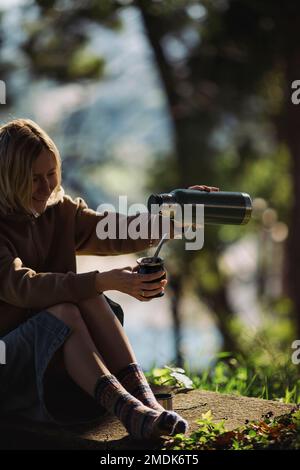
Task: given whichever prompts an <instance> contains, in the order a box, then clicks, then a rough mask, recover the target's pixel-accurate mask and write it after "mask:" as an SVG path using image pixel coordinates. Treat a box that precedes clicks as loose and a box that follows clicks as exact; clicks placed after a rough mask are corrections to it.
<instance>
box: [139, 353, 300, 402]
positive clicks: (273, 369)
mask: <svg viewBox="0 0 300 470" xmlns="http://www.w3.org/2000/svg"><path fill="white" fill-rule="evenodd" d="M174 371H175V375H174ZM146 375H147V377H148V380H149V381H150V383H152V384H155V385H169V386H172V387H174V388H180V387H185V386H186V384H185V383H184V379H182V377H179V380H178V373H177V375H176V368H172V367H170V368H166V367H165V368H155V367H154V368H152V369H151V370H150V371H149V372H148V373H147V374H146ZM179 375H182V376H186V377H187V378H189V379H190V380H191V383H192V388H198V389H202V390H211V391H215V392H219V393H230V394H237V395H243V396H248V397H257V398H264V399H266V400H277V401H281V402H282V403H296V404H298V403H300V375H299V371H298V369H297V367H296V366H295V365H293V364H292V363H291V361H290V358H288V357H284V356H281V357H280V358H279V357H277V360H276V362H274V361H271V362H269V363H265V362H264V361H256V360H255V359H253V358H248V359H247V360H245V359H244V358H243V357H242V356H241V355H235V356H234V355H233V354H231V353H227V352H223V353H220V354H218V355H217V357H216V358H215V360H214V361H213V363H212V365H211V366H210V367H208V368H207V369H206V370H204V371H202V372H201V373H200V374H199V373H198V374H196V373H193V372H191V371H189V368H188V367H185V369H184V371H183V373H182V374H180V373H179ZM180 379H182V380H183V382H180ZM187 388H188V387H187Z"/></svg>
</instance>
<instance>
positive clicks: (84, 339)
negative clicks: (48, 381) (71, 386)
mask: <svg viewBox="0 0 300 470" xmlns="http://www.w3.org/2000/svg"><path fill="white" fill-rule="evenodd" d="M47 311H48V312H50V313H51V314H52V315H54V316H55V317H57V318H59V319H60V320H62V321H63V322H64V323H65V324H66V325H68V326H69V327H70V328H71V329H72V333H71V335H70V336H69V337H68V338H67V340H66V341H65V343H64V345H63V348H62V349H61V350H59V351H58V352H57V354H56V356H55V357H54V358H53V361H52V363H50V365H49V367H48V369H50V370H49V371H47V372H48V373H50V374H51V373H53V370H52V371H51V368H52V369H56V370H57V369H58V367H59V358H60V357H61V356H62V358H63V363H64V367H65V369H66V371H67V373H68V374H69V375H70V376H71V378H72V379H73V380H74V382H76V383H77V384H78V385H79V386H80V387H81V388H82V389H83V390H85V391H86V392H87V393H88V394H89V395H91V396H93V394H94V388H95V383H96V381H97V379H98V378H99V377H101V376H102V375H106V374H109V373H110V372H109V370H108V369H107V367H106V365H105V363H104V360H103V358H102V357H101V355H100V353H99V351H98V349H97V347H96V345H95V343H94V341H93V340H92V338H91V336H90V334H89V331H88V329H87V327H86V324H85V322H84V321H83V319H82V317H81V314H80V311H79V310H78V307H76V305H74V304H71V303H63V304H58V305H55V306H53V307H49V308H47Z"/></svg>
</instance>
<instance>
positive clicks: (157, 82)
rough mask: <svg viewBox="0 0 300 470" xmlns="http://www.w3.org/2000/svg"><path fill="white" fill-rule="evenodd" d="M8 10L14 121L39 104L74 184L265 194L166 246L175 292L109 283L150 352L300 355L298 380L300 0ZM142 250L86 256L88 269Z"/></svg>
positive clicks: (200, 356) (89, 1) (104, 196)
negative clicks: (151, 294) (244, 220)
mask: <svg viewBox="0 0 300 470" xmlns="http://www.w3.org/2000/svg"><path fill="white" fill-rule="evenodd" d="M0 10H1V14H0V45H1V57H0V79H1V80H3V81H4V82H5V84H6V103H5V104H1V105H0V120H1V123H4V122H6V121H8V120H10V119H12V118H17V117H26V118H31V119H33V120H35V121H37V122H38V123H39V124H40V125H41V126H42V127H44V128H45V130H46V131H47V132H48V133H49V134H50V136H51V137H52V138H53V139H54V141H55V142H56V143H57V145H58V147H59V149H60V152H61V156H62V161H63V186H64V188H65V191H66V192H67V193H68V194H70V195H71V196H74V197H76V196H82V197H83V198H84V199H85V200H86V201H87V202H88V204H89V205H90V207H92V208H94V209H96V208H97V206H98V205H99V204H101V203H103V202H108V203H113V204H117V203H118V196H119V195H124V194H126V195H127V196H128V199H129V203H134V202H140V203H146V201H147V198H148V196H149V194H151V193H152V192H160V191H169V190H171V189H175V188H180V187H188V186H189V185H192V184H207V185H213V186H218V187H220V188H221V189H222V190H225V191H243V192H247V193H249V194H250V195H251V197H252V199H253V207H254V210H253V217H252V220H251V221H250V222H249V223H248V224H247V225H245V226H210V227H208V226H207V227H206V229H205V244H204V248H203V249H202V250H200V251H197V252H195V251H186V250H185V249H184V241H183V240H181V241H180V240H176V241H170V242H169V243H168V244H166V245H165V246H164V248H163V252H162V256H163V257H164V258H165V260H166V267H167V270H168V276H169V285H168V289H167V293H166V295H165V296H164V298H162V299H156V300H153V301H151V302H149V303H141V302H139V301H137V300H136V299H134V298H131V297H129V296H127V295H124V294H121V293H118V292H109V293H108V295H110V297H111V298H113V299H115V300H116V301H118V302H119V303H121V305H122V307H123V309H124V312H125V328H126V331H127V334H128V336H129V338H130V340H131V342H132V344H133V346H134V349H135V350H136V353H137V356H138V359H139V360H140V362H141V364H142V366H143V367H144V368H150V367H151V366H153V365H157V366H163V365H164V364H177V365H185V367H186V368H190V369H192V370H195V371H201V370H204V369H205V368H206V367H207V366H208V364H213V363H214V361H215V360H216V357H218V355H219V357H220V353H222V354H223V356H224V357H225V356H226V354H224V351H225V352H227V353H228V354H227V356H228V357H231V362H230V363H229V367H234V364H235V362H234V360H233V359H232V357H233V355H234V354H235V355H236V354H238V355H239V357H243V358H244V359H245V360H246V359H249V358H250V357H251V358H254V359H253V360H255V361H256V362H255V364H264V365H265V366H266V367H271V365H273V366H274V365H275V364H276V365H278V366H279V364H281V365H282V369H281V370H282V371H283V370H285V371H287V367H288V368H289V369H291V370H292V372H291V374H292V375H291V376H293V379H291V382H292V383H291V384H290V388H289V390H291V389H292V385H293V383H295V382H293V380H295V377H299V375H298V367H299V366H297V365H295V364H292V361H291V355H292V353H293V349H292V342H293V341H294V340H296V339H297V338H299V339H300V317H299V311H300V276H299V274H300V272H299V270H300V243H299V240H300V205H299V203H300V172H299V162H300V132H299V124H300V105H299V106H298V105H296V104H293V103H292V101H291V95H292V92H293V90H292V88H291V86H292V82H293V81H294V80H297V79H300V46H299V40H298V34H299V30H300V15H299V7H298V6H297V2H295V1H292V0H286V1H285V2H282V1H281V0H272V1H271V0H265V1H264V2H259V1H255V0H203V1H193V0H185V1H184V0H169V1H163V0H148V1H142V0H141V1H131V0H118V1H110V0H101V1H99V0H98V1H96V0H74V1H71V0H11V1H9V0H5V1H4V0H2V1H0ZM148 254H152V253H150V251H149V252H148ZM139 255H140V254H139ZM135 259H136V255H134V254H133V255H126V256H124V255H122V256H118V257H101V258H99V257H97V258H96V257H78V270H79V271H80V272H83V271H88V270H92V269H95V268H96V269H99V270H101V271H105V270H108V269H112V268H116V267H122V266H127V265H128V264H130V265H134V264H135ZM229 353H230V354H229ZM227 356H226V357H227ZM291 376H290V377H291ZM288 380H290V378H288ZM220 381H221V382H222V377H221V378H220ZM221 382H220V383H221Z"/></svg>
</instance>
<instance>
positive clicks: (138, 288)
mask: <svg viewBox="0 0 300 470" xmlns="http://www.w3.org/2000/svg"><path fill="white" fill-rule="evenodd" d="M164 274H165V271H163V270H161V271H157V272H156V273H151V274H140V273H138V272H136V270H135V268H132V267H131V266H126V267H125V268H120V269H112V270H111V271H106V272H102V273H97V275H96V289H97V291H98V292H104V291H106V290H118V291H120V292H124V293H125V294H128V295H131V296H132V297H135V298H136V299H138V300H140V301H142V302H147V301H149V300H151V297H153V296H154V295H156V294H159V293H160V292H163V291H164V287H165V286H166V284H167V283H168V281H167V280H166V279H162V280H161V281H159V280H158V279H159V278H160V277H162V276H163V275H164ZM149 281H155V282H151V283H150V282H149Z"/></svg>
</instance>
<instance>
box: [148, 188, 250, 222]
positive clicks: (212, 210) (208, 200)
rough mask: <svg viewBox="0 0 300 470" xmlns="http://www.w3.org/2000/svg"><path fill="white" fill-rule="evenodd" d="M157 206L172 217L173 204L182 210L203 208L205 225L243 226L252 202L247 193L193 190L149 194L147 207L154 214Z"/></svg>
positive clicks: (162, 212)
mask: <svg viewBox="0 0 300 470" xmlns="http://www.w3.org/2000/svg"><path fill="white" fill-rule="evenodd" d="M153 204H155V205H156V206H155V207H156V208H157V207H158V206H159V212H160V213H161V214H162V215H164V216H170V217H172V214H173V213H174V204H179V205H180V206H181V207H182V208H183V209H184V206H185V204H191V205H192V207H195V206H196V205H197V204H203V206H204V223H205V224H226V225H244V224H246V223H247V222H248V221H249V220H250V217H251V212H252V201H251V198H250V196H249V194H247V193H241V192H229V191H212V192H207V191H199V190H195V189H175V190H174V191H171V192H170V193H161V194H151V196H150V197H149V199H148V203H147V207H148V210H149V212H154V211H153V207H151V206H152V205H153Z"/></svg>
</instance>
